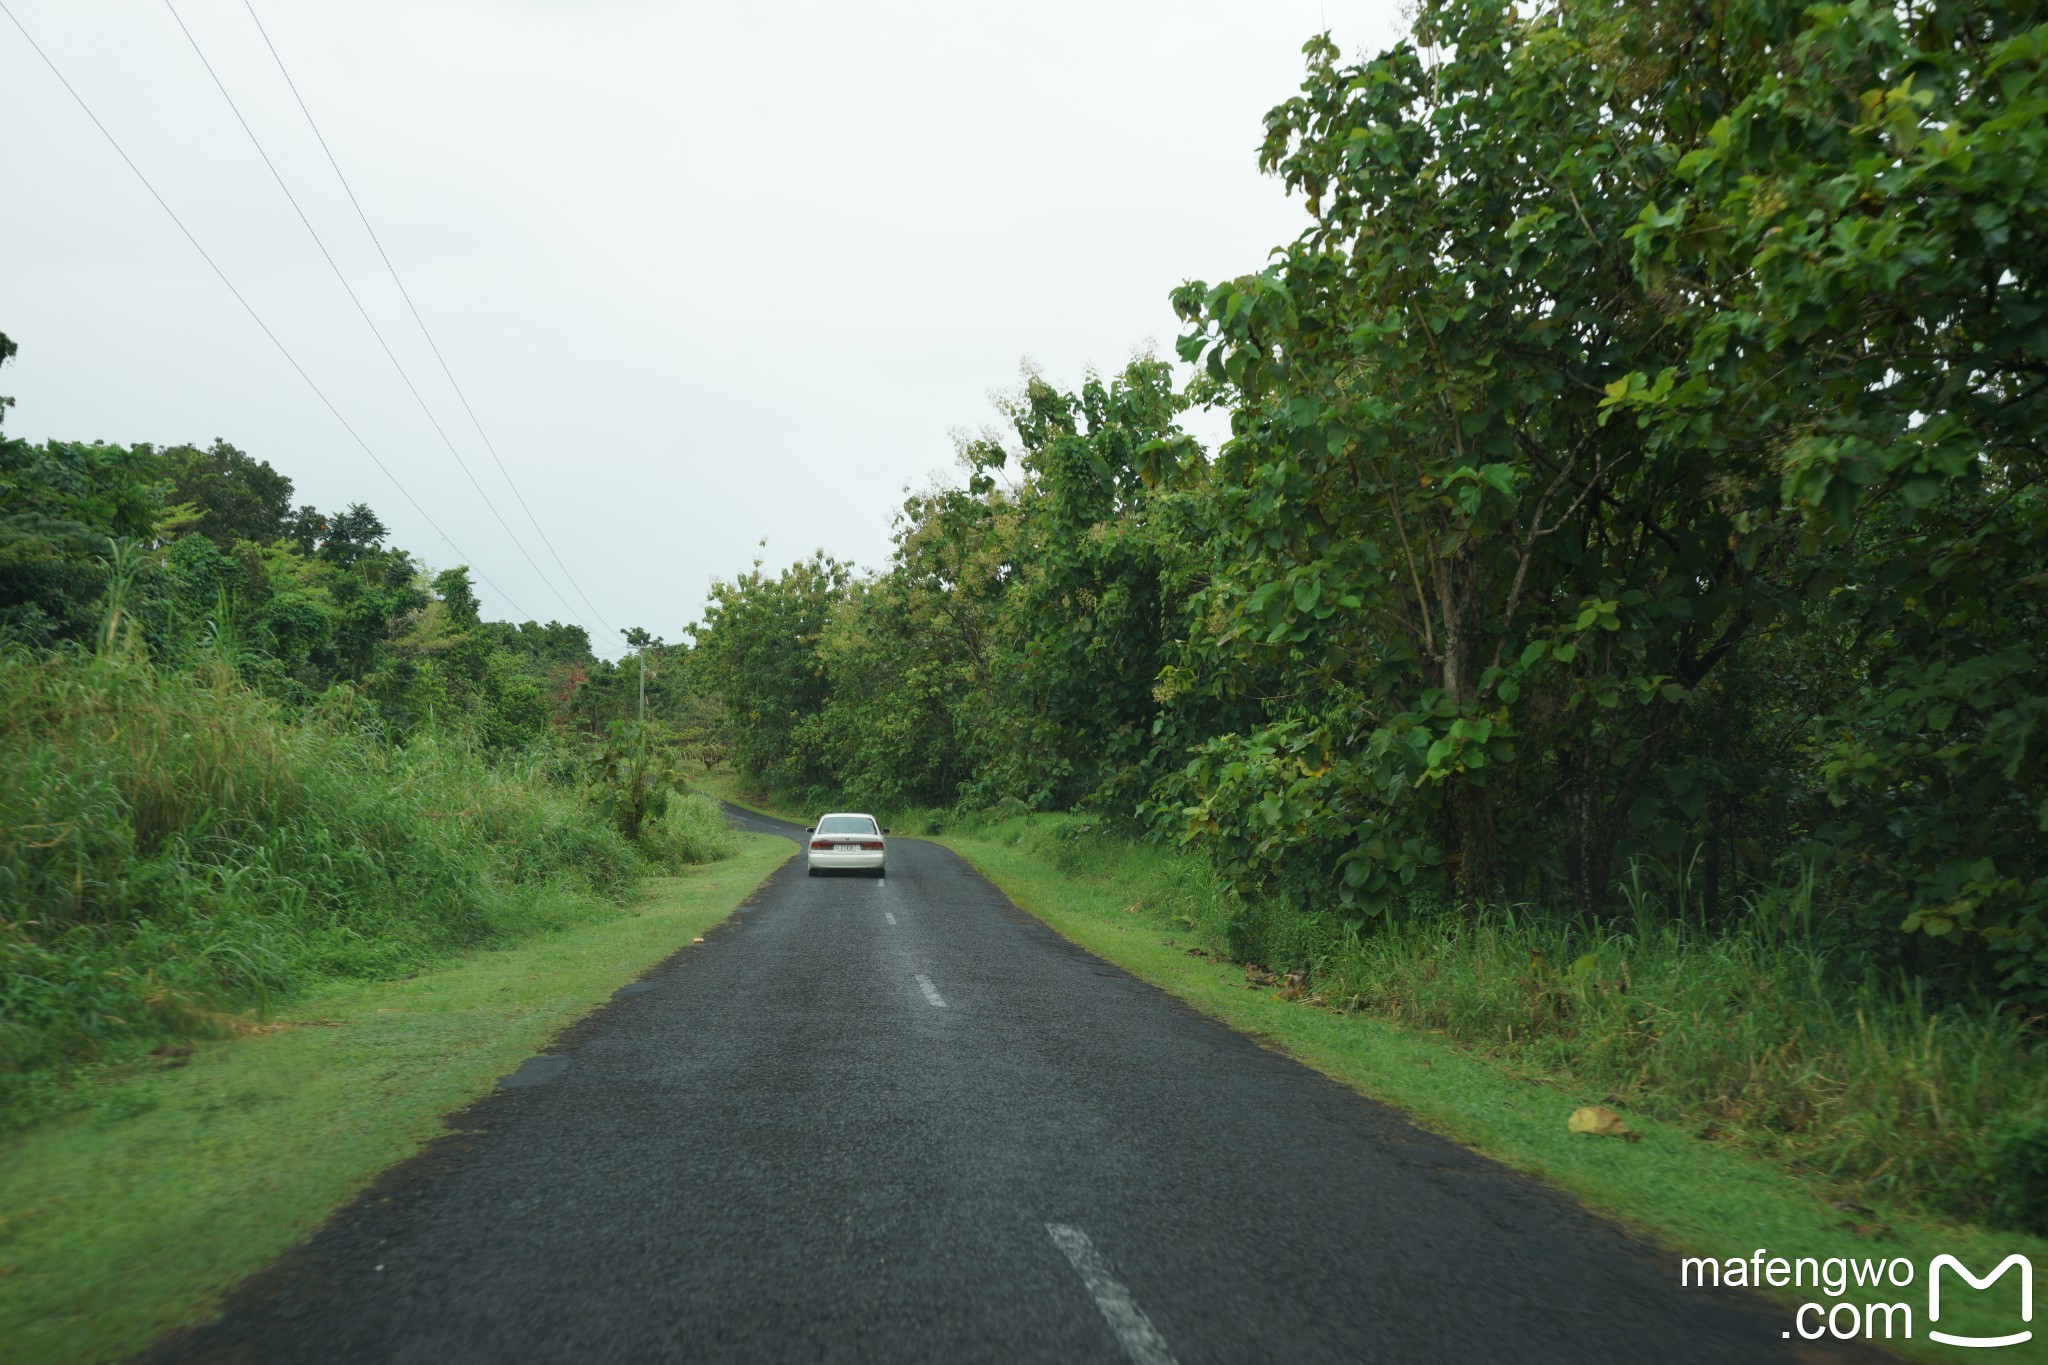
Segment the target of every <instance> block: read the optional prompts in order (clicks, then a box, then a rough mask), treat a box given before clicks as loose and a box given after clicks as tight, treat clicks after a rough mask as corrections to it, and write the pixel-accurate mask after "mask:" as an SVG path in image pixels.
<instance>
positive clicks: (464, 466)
mask: <svg viewBox="0 0 2048 1365" xmlns="http://www.w3.org/2000/svg"><path fill="white" fill-rule="evenodd" d="M164 8H165V9H167V10H169V11H170V12H171V18H172V19H173V20H175V21H176V22H177V25H178V29H179V31H180V32H182V33H183V34H184V35H185V41H186V42H188V43H190V44H191V45H192V52H193V55H194V56H196V57H198V58H199V64H200V65H201V66H203V67H205V68H206V74H207V75H208V76H211V77H212V78H213V84H214V88H215V89H217V90H219V91H220V97H221V98H222V99H224V100H226V101H227V105H228V110H229V112H231V113H233V114H234V116H235V122H237V123H239V124H241V125H242V131H243V132H244V133H246V134H248V136H249V145H250V146H252V147H254V148H255V149H256V155H257V156H259V157H261V158H262V159H263V164H264V166H265V167H266V168H267V169H268V170H269V171H270V178H271V179H273V180H275V181H276V182H277V187H278V189H280V190H282V191H283V192H284V197H285V199H286V200H288V201H289V202H290V204H291V206H292V212H294V213H296V214H298V216H299V222H300V223H301V224H303V225H304V227H305V229H306V233H307V235H308V236H310V237H311V238H312V239H313V245H314V246H316V247H319V248H320V254H321V256H323V257H324V258H326V261H327V268H328V269H330V270H332V271H333V272H334V278H335V279H336V280H337V281H339V282H340V284H341V288H342V291H343V292H344V293H346V294H347V295H348V298H349V302H350V303H353V304H354V305H355V306H356V312H358V313H359V314H361V315H362V319H363V325H364V326H366V327H368V328H369V329H370V335H371V336H373V337H375V338H376V339H377V345H378V346H380V347H382V348H383V351H384V357H385V359H387V360H389V361H390V362H391V368H392V369H394V370H397V371H398V377H399V378H400V379H401V380H403V381H404V382H405V387H406V389H407V391H408V392H410V393H411V394H412V398H413V401H414V402H415V403H417V404H419V407H420V411H421V412H422V413H424V414H425V415H426V419H427V421H428V423H429V424H430V425H431V426H432V427H433V428H434V434H435V435H437V436H439V437H440V438H441V444H443V445H445V446H447V447H448V453H449V454H450V455H452V456H453V457H454V458H455V463H456V465H457V466H458V467H459V468H460V469H461V470H462V473H463V476H464V477H466V478H467V479H468V480H469V484H470V487H472V488H474V489H476V493H477V496H478V497H480V498H482V499H483V501H484V506H485V507H486V508H488V509H490V513H491V515H492V516H493V517H496V518H497V521H498V525H499V527H500V528H501V529H503V531H504V532H505V535H506V536H507V537H508V538H509V539H510V540H511V541H512V546H513V548H514V549H516V550H518V551H519V553H520V555H521V556H522V557H524V559H525V560H526V562H527V565H528V566H529V567H530V568H532V570H533V571H534V573H535V574H536V575H538V576H539V578H540V581H541V583H542V584H543V585H545V586H546V588H547V590H548V591H549V592H551V593H553V594H554V595H555V600H556V601H558V602H560V603H561V604H562V607H563V609H564V610H565V611H567V612H568V613H569V614H570V615H571V616H577V611H576V608H574V607H572V606H570V605H569V599H568V598H566V597H564V596H562V593H561V590H560V589H558V588H557V587H555V585H554V584H553V583H552V582H551V581H549V579H548V576H547V571H546V570H544V569H542V568H541V566H540V565H539V564H537V563H535V562H534V558H533V556H532V555H531V554H528V553H527V550H526V547H525V546H524V545H522V544H520V542H519V536H518V534H517V533H516V532H514V531H513V529H512V527H511V526H510V525H509V524H508V523H507V522H506V520H505V518H504V516H503V515H502V514H501V513H500V512H499V511H498V507H497V504H496V503H494V502H492V501H491V495H490V494H489V493H486V492H485V491H484V486H483V485H482V484H481V483H479V482H477V477H476V475H475V474H474V473H472V472H471V470H470V468H469V462H468V461H466V460H464V459H463V458H462V452H461V451H459V450H457V449H456V448H455V442H453V441H452V440H450V439H449V438H448V433H447V432H446V431H445V430H444V429H443V428H442V426H441V422H440V419H439V418H437V417H435V416H434V410H433V409H432V408H430V407H428V406H427V400H426V399H425V398H424V397H423V396H421V394H420V391H419V388H418V386H417V385H415V384H414V383H413V382H412V376H411V375H409V374H407V373H406V372H405V366H404V365H402V364H400V363H399V359H398V355H397V353H396V352H394V351H393V350H392V349H391V343H390V342H388V341H386V340H385V339H384V333H383V332H382V331H381V330H380V329H379V328H378V326H377V323H376V321H375V319H373V318H372V317H371V316H370V310H369V309H367V308H365V307H364V306H363V301H362V299H361V298H359V297H358V296H357V294H356V291H355V287H354V286H353V285H351V284H350V283H349V282H348V276H347V275H345V274H343V273H342V269H341V266H340V264H339V263H338V262H337V261H336V260H335V259H334V254H333V253H332V252H330V251H329V250H328V249H327V243H326V242H324V241H322V240H321V238H320V233H319V232H318V231H317V230H316V229H315V228H314V226H313V220H312V219H310V218H308V217H307V216H306V211H305V209H303V208H301V207H300V206H299V200H298V196H296V195H294V194H293V193H292V191H291V186H289V185H287V184H286V183H285V180H284V176H283V175H282V174H281V173H279V171H278V169H277V165H276V163H275V162H273V161H271V159H270V153H269V152H266V151H265V150H263V143H262V141H261V140H260V139H259V138H258V137H257V136H256V130H255V129H254V128H251V127H250V126H249V120H248V119H246V118H244V117H242V110H241V107H240V106H238V105H237V104H236V103H235V97H234V96H233V95H230V94H229V93H228V88H227V85H226V84H225V83H224V82H223V81H222V80H221V78H220V73H219V72H217V71H215V70H214V69H213V63H212V62H210V61H208V60H207V59H206V53H205V51H204V50H203V49H202V48H201V47H200V46H199V40H198V39H197V38H195V37H194V36H193V35H192V30H191V29H189V28H187V27H186V26H185V20H184V18H183V17H182V16H181V15H179V13H178V8H177V6H176V5H174V4H172V3H171V0H164ZM578 619H579V620H580V619H581V617H580V616H579V617H578ZM588 628H589V627H588V623H585V629H588Z"/></svg>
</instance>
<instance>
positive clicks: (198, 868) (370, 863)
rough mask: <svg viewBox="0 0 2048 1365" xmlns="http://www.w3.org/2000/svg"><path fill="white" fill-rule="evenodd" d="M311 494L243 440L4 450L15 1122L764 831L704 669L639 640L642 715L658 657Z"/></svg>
mask: <svg viewBox="0 0 2048 1365" xmlns="http://www.w3.org/2000/svg"><path fill="white" fill-rule="evenodd" d="M12 352H13V344H12V343H11V342H8V341H7V340H6V339H5V338H0V360H4V359H5V357H6V356H7V355H11V354H12ZM0 413H4V408H0ZM291 493H292V488H291V483H290V481H289V480H288V479H285V478H284V477H283V476H282V475H280V474H278V473H277V472H276V471H274V470H272V469H271V468H270V466H269V465H267V464H265V463H263V462H260V461H258V460H255V459H253V458H251V457H250V456H248V455H246V454H244V453H242V452H241V451H238V450H236V449H234V448H233V447H232V446H229V445H226V444H225V443H219V442H217V443H215V444H214V445H213V446H212V447H210V448H208V449H204V450H201V449H198V448H195V447H172V448H169V449H162V450H159V449H156V448H153V447H149V446H135V447H118V446H109V445H102V444H83V445H81V444H71V443H64V442H49V443H44V444H39V445H34V444H30V443H28V442H25V441H19V440H14V441H9V440H5V439H0V1130H5V1129H8V1128H18V1127H20V1126H22V1125H25V1124H29V1123H32V1122H35V1121H36V1120H38V1119H41V1118H45V1117H47V1116H49V1115H51V1114H53V1113H56V1112H60V1111H63V1110H65V1109H68V1108H75V1107H78V1106H80V1105H86V1104H90V1103H91V1102H92V1096H91V1087H90V1085H86V1084H82V1082H86V1081H90V1080H93V1079H96V1078H105V1077H108V1076H111V1075H117V1074H120V1072H121V1070H122V1068H124V1067H130V1066H134V1065H147V1062H146V1061H145V1058H146V1057H147V1055H148V1054H149V1053H151V1052H153V1051H158V1050H161V1049H163V1048H173V1049H175V1048H176V1047H178V1046H181V1045H183V1044H185V1043H187V1042H188V1041H189V1040H192V1039H201V1038H218V1037H228V1036H233V1035H236V1034H238V1033H245V1032H248V1031H250V1030H252V1029H260V1028H262V1027H265V1026H266V1021H267V1020H268V1019H269V1018H270V1017H271V1016H272V1015H273V1014H274V1013H275V1011H276V1010H278V1009H279V1008H281V1007H283V1006H285V1005H286V1004H288V1003H289V1002H290V1001H292V1000H294V999H296V998H298V997H299V996H301V995H302V994H303V993H304V992H305V991H306V990H308V989H310V988H312V987H314V986H316V985H318V984H320V983H324V982H331V981H335V980H342V979H391V978H396V977H403V976H406V975H409V974H412V973H416V972H419V971H422V970H425V969H428V968H431V967H433V966H434V965H436V964H439V963H441V962H443V961H445V960H447V959H448V958H449V956H450V955H451V954H453V953H456V952H458V951H461V950H464V949H470V948H480V947H493V946H503V945H507V944H512V943H518V942H522V941H525V940H528V939H531V938H533V937H534V936H536V935H539V934H544V933H551V932H555V931H560V930H564V929H568V928H570V927H572V926H577V925H584V924H589V923H593V922H597V921H603V920H607V919H612V918H616V917H618V916H620V915H621V914H623V913H625V907H626V906H627V905H628V904H629V903H630V901H631V900H632V899H633V897H634V896H635V895H636V894H637V892H636V887H637V884H638V882H639V881H640V880H641V879H642V878H644V877H645V876H648V875H652V874H660V873H663V872H667V871H673V870H675V869H679V868H681V867H684V866H687V865H689V864H694V863H702V862H706V861H710V860H715V859H719V858H723V857H727V856H729V855H730V854H731V853H732V852H733V850H734V849H735V848H736V847H737V845H736V842H735V837H734V836H733V834H732V833H731V832H730V831H729V830H728V829H727V828H726V826H725V822H724V820H723V819H722V817H721V815H720V813H719V811H718V809H717V807H716V805H715V803H713V802H711V801H710V800H709V799H708V798H706V797H703V796H701V795H693V794H690V793H688V792H687V791H686V790H685V789H684V787H683V784H682V783H681V781H680V778H679V770H678V766H677V765H678V763H679V761H680V758H681V756H683V755H684V754H689V753H695V752H697V751H698V748H699V746H700V745H701V735H702V722H703V716H704V707H703V705H702V704H701V703H699V702H698V701H697V700H696V699H695V698H694V695H693V694H692V693H691V692H690V691H689V689H688V686H687V682H686V680H685V679H684V678H683V677H682V676H681V674H682V671H683V670H682V668H681V655H680V653H679V652H678V651H673V650H670V649H669V648H667V647H665V646H663V645H662V644H661V643H660V642H659V641H656V640H654V639H652V638H651V637H649V636H647V635H646V634H645V633H644V632H639V631H635V632H632V633H631V634H630V636H629V641H630V643H632V644H633V645H634V646H635V647H636V648H637V649H638V650H639V652H640V653H641V654H642V655H643V656H645V658H646V662H647V663H648V665H649V670H650V678H649V687H648V692H649V712H650V714H649V717H648V719H647V720H645V721H644V722H643V721H640V720H639V719H637V717H636V711H635V709H634V708H635V707H636V696H635V691H634V690H632V689H633V687H634V686H635V685H636V684H637V682H638V677H637V672H638V665H639V662H640V661H639V660H633V661H631V662H630V663H629V664H628V665H627V666H626V667H625V668H620V667H615V666H614V665H611V664H609V663H606V662H604V661H602V660H600V659H598V658H596V657H595V655H594V654H593V653H592V651H591V648H590V642H589V640H588V638H587V637H586V635H585V633H584V631H583V630H582V628H581V627H579V626H564V625H561V624H560V623H557V622H549V623H547V624H546V625H541V624H539V623H535V622H527V623H526V624H524V625H521V626H513V625H509V624H505V623H502V622H491V621H486V620H484V619H482V616H481V611H480V607H479V602H478V599H477V596H476V593H475V591H474V589H473V588H472V586H471V584H470V579H469V575H468V573H467V571H466V570H464V569H462V568H459V567H458V568H452V569H447V570H444V571H441V572H439V573H433V572H430V571H429V570H428V569H427V568H426V567H425V566H423V565H422V564H421V563H420V562H419V561H418V560H417V559H415V558H414V557H413V556H411V555H409V554H407V553H405V552H404V551H402V550H398V549H395V548H391V547H389V546H387V545H386V544H385V543H384V542H385V531H384V528H383V526H382V524H381V522H380V521H379V520H378V518H377V517H376V516H375V514H374V513H372V512H371V511H370V510H369V509H368V508H366V507H364V506H362V505H360V504H358V505H355V506H353V507H350V508H348V509H346V510H345V511H342V512H338V513H333V514H321V513H319V512H317V511H316V510H314V509H312V508H309V507H299V508H294V507H293V506H292V504H291ZM629 677H630V682H629V681H628V679H629Z"/></svg>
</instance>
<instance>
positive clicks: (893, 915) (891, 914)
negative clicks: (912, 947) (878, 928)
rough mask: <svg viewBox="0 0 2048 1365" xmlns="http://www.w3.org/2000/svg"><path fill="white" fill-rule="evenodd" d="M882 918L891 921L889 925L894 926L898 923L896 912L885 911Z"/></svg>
mask: <svg viewBox="0 0 2048 1365" xmlns="http://www.w3.org/2000/svg"><path fill="white" fill-rule="evenodd" d="M882 918H883V919H885V920H887V921H889V923H891V924H894V923H895V922H896V912H895V911H894V910H884V911H883V912H882Z"/></svg>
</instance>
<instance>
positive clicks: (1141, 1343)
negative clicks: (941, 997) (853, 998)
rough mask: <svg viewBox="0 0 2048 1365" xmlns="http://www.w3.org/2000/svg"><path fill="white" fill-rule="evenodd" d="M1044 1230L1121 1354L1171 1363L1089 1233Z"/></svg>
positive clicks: (1059, 1226) (1050, 1226)
mask: <svg viewBox="0 0 2048 1365" xmlns="http://www.w3.org/2000/svg"><path fill="white" fill-rule="evenodd" d="M918 979H919V980H920V981H922V980H923V979H924V978H923V977H919V978H918ZM1045 1230H1046V1231H1047V1232H1049V1233H1051V1234H1052V1242H1053V1245H1054V1246H1056V1247H1058V1248H1059V1249H1060V1250H1061V1251H1064V1252H1065V1253H1067V1259H1068V1260H1069V1261H1072V1262H1073V1263H1074V1269H1075V1270H1077V1271H1079V1272H1080V1275H1081V1283H1082V1284H1084V1285H1086V1286H1088V1292H1089V1293H1090V1294H1093V1295H1094V1296H1095V1306H1096V1307H1097V1308H1100V1309H1101V1310H1102V1316H1103V1317H1104V1318H1105V1319H1107V1320H1108V1322H1109V1330H1110V1331H1112V1332H1114V1333H1115V1334H1116V1339H1117V1344H1118V1345H1120V1346H1122V1347H1123V1348H1124V1354H1125V1355H1127V1356H1129V1357H1130V1358H1131V1359H1132V1360H1133V1361H1134V1362H1136V1365H1174V1359H1173V1352H1171V1351H1169V1350H1167V1349H1166V1338H1165V1337H1162V1336H1160V1335H1159V1330H1158V1329H1157V1328H1155V1327H1154V1326H1153V1325H1152V1322H1151V1319H1149V1318H1147V1317H1146V1316H1145V1315H1144V1314H1143V1313H1141V1312H1140V1311H1138V1305H1137V1304H1136V1303H1135V1302H1133V1301H1132V1299H1131V1291H1130V1290H1128V1289H1126V1288H1124V1286H1123V1282H1122V1281H1120V1280H1118V1279H1117V1278H1116V1277H1115V1276H1114V1275H1112V1274H1110V1273H1109V1266H1108V1265H1107V1264H1106V1263H1105V1262H1104V1261H1103V1259H1102V1256H1101V1254H1100V1253H1099V1252H1097V1251H1096V1250H1095V1243H1093V1242H1091V1241H1089V1240H1088V1234H1087V1233H1085V1232H1083V1231H1081V1229H1079V1228H1070V1227H1068V1226H1067V1225H1066V1224H1064V1223H1047V1224H1046V1225H1045Z"/></svg>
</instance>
